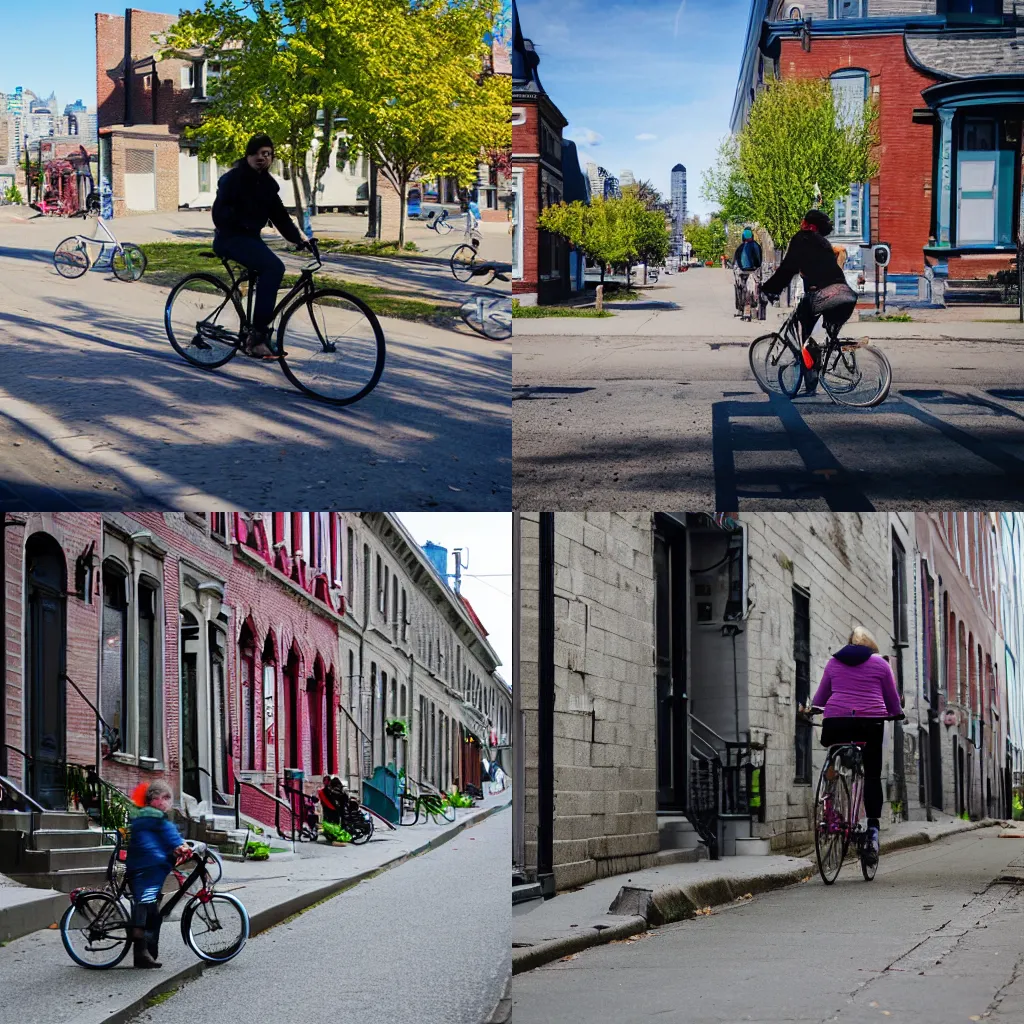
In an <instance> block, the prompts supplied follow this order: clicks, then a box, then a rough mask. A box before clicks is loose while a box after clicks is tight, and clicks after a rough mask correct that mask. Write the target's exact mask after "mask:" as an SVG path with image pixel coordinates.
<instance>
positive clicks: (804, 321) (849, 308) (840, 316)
mask: <svg viewBox="0 0 1024 1024" xmlns="http://www.w3.org/2000/svg"><path fill="white" fill-rule="evenodd" d="M814 294H815V293H814V291H805V292H804V297H803V298H802V299H801V300H800V304H799V305H798V306H797V307H796V318H797V322H798V323H799V324H800V330H801V337H802V340H803V341H806V340H807V339H808V338H809V337H810V336H811V332H812V331H813V330H814V325H815V324H816V323H817V322H818V318H819V317H822V316H823V317H824V319H825V326H826V327H829V326H833V327H834V328H835V330H836V331H837V332H838V331H839V329H840V328H841V327H842V326H843V324H845V323H846V321H847V320H849V319H850V317H851V316H853V311H854V310H855V309H856V308H857V304H856V302H851V303H849V304H848V305H842V306H838V307H833V308H832V309H828V310H826V311H825V312H824V313H818V312H815V309H814V306H815V302H814Z"/></svg>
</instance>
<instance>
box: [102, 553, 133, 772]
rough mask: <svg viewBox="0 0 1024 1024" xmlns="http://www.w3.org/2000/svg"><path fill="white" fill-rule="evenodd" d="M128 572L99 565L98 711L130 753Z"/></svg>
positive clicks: (122, 747) (124, 749)
mask: <svg viewBox="0 0 1024 1024" xmlns="http://www.w3.org/2000/svg"><path fill="white" fill-rule="evenodd" d="M127 639H128V574H127V573H126V572H125V571H124V569H123V568H121V566H120V565H118V564H117V563H116V562H112V561H107V562H106V563H105V564H104V566H103V650H102V655H101V659H100V672H101V683H100V714H101V715H102V716H103V717H104V718H105V719H106V721H107V723H108V724H109V725H110V727H111V728H112V729H116V730H117V732H118V735H119V736H120V739H121V749H122V750H123V751H126V752H128V753H133V752H134V749H135V748H134V745H133V744H132V741H131V737H130V732H129V729H128V658H127V654H126V652H127Z"/></svg>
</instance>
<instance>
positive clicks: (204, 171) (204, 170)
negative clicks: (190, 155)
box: [199, 160, 210, 192]
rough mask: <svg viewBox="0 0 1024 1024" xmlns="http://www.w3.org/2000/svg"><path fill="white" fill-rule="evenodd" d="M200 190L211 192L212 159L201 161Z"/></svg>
mask: <svg viewBox="0 0 1024 1024" xmlns="http://www.w3.org/2000/svg"><path fill="white" fill-rule="evenodd" d="M199 191H200V192H209V191H210V161H209V160H200V161H199Z"/></svg>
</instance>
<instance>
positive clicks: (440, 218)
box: [424, 210, 455, 235]
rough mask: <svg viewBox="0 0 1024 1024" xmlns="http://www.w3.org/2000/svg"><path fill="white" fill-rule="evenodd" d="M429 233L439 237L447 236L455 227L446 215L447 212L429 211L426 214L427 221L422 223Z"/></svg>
mask: <svg viewBox="0 0 1024 1024" xmlns="http://www.w3.org/2000/svg"><path fill="white" fill-rule="evenodd" d="M424 223H425V224H426V225H427V227H428V228H430V230H431V231H434V232H436V233H437V234H439V235H447V234H448V232H449V231H451V230H452V228H453V227H454V226H455V225H454V224H452V222H451V218H450V217H449V215H448V211H447V210H441V211H440V212H438V211H437V210H431V211H430V213H428V214H427V219H426V221H424Z"/></svg>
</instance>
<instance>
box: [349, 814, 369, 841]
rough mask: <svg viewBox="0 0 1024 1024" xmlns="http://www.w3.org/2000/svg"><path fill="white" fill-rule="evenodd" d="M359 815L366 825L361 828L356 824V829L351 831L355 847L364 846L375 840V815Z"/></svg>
mask: <svg viewBox="0 0 1024 1024" xmlns="http://www.w3.org/2000/svg"><path fill="white" fill-rule="evenodd" d="M359 815H360V817H361V818H362V819H363V821H364V822H365V823H366V825H365V827H360V826H359V825H358V824H356V826H355V828H354V829H349V834H350V835H351V836H352V844H353V846H362V845H363V843H368V842H369V841H370V840H371V839H372V838H373V815H372V814H367V813H366V811H360V812H359Z"/></svg>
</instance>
